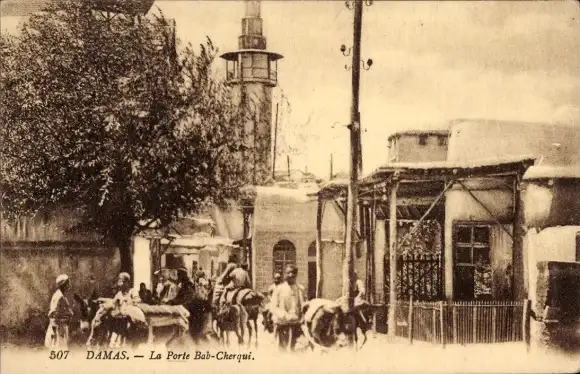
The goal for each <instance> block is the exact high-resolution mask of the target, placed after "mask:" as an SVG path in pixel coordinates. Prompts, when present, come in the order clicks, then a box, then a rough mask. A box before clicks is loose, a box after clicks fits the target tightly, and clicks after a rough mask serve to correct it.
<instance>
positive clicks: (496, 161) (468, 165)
mask: <svg viewBox="0 0 580 374" xmlns="http://www.w3.org/2000/svg"><path fill="white" fill-rule="evenodd" d="M533 160H535V157H534V156H533V155H525V156H524V155H522V156H506V157H490V158H482V159H476V160H462V161H429V162H391V163H387V164H385V165H383V166H381V167H379V168H378V169H377V171H381V170H392V169H407V170H432V169H475V168H479V167H485V166H500V165H506V164H513V163H518V162H525V161H533ZM373 174H374V173H373Z"/></svg>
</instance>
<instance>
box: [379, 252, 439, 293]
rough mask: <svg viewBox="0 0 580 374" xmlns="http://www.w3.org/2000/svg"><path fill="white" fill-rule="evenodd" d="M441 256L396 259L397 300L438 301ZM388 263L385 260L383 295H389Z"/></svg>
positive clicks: (413, 256)
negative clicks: (411, 297) (410, 298)
mask: <svg viewBox="0 0 580 374" xmlns="http://www.w3.org/2000/svg"><path fill="white" fill-rule="evenodd" d="M442 264H443V262H442V256H441V254H418V255H411V254H408V255H402V256H399V257H398V259H397V283H398V284H397V298H398V299H402V300H407V299H408V298H409V297H410V296H411V295H413V298H414V299H415V300H422V301H432V300H440V299H441V298H442V296H443V266H442ZM389 271H390V263H389V260H388V258H386V259H385V278H386V279H385V295H388V294H389V287H390V285H389Z"/></svg>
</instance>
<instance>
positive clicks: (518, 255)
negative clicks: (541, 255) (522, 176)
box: [502, 179, 528, 300]
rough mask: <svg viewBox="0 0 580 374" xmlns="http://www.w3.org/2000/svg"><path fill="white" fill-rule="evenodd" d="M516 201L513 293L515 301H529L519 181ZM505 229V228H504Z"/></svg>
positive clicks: (516, 184)
mask: <svg viewBox="0 0 580 374" xmlns="http://www.w3.org/2000/svg"><path fill="white" fill-rule="evenodd" d="M513 199H514V217H513V230H512V231H513V236H512V262H513V265H512V266H513V272H512V277H513V281H512V288H513V290H512V292H513V297H514V299H515V300H522V299H527V295H526V289H527V288H528V286H527V285H526V283H525V279H527V277H526V263H527V261H526V253H525V252H524V249H523V247H524V244H523V235H522V233H521V228H522V225H523V223H524V217H523V212H522V209H521V196H520V186H519V179H516V180H515V181H514V186H513ZM502 227H503V226H502Z"/></svg>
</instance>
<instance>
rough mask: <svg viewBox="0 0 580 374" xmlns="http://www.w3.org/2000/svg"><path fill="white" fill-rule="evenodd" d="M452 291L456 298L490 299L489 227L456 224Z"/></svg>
mask: <svg viewBox="0 0 580 374" xmlns="http://www.w3.org/2000/svg"><path fill="white" fill-rule="evenodd" d="M453 252H454V266H455V281H454V283H455V289H456V296H457V298H458V299H485V298H489V297H491V293H492V283H491V280H492V277H491V246H490V228H489V226H487V225H481V224H479V225H478V224H459V225H456V226H455V230H454V243H453Z"/></svg>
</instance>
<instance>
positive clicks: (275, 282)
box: [268, 272, 282, 299]
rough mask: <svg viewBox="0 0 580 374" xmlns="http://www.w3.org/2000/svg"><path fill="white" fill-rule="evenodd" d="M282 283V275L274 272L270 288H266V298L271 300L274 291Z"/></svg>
mask: <svg viewBox="0 0 580 374" xmlns="http://www.w3.org/2000/svg"><path fill="white" fill-rule="evenodd" d="M280 283H282V274H280V273H278V272H276V273H275V274H274V279H273V281H272V284H271V285H270V287H268V297H269V298H270V299H271V298H272V294H273V293H274V290H275V289H276V287H278V285H279V284H280Z"/></svg>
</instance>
